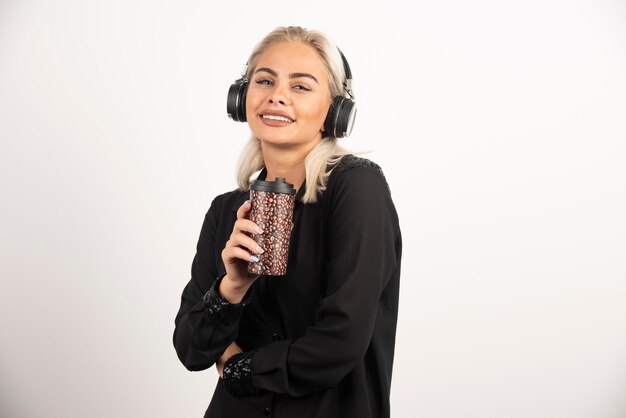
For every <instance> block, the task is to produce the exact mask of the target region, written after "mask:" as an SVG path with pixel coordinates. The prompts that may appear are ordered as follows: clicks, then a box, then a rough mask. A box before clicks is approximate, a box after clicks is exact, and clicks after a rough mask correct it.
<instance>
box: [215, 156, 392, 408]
mask: <svg viewBox="0 0 626 418" xmlns="http://www.w3.org/2000/svg"><path fill="white" fill-rule="evenodd" d="M327 193H330V194H329V196H328V198H330V199H331V202H332V206H331V208H330V213H329V218H328V221H327V222H328V223H329V224H328V242H329V247H328V248H329V255H328V258H327V264H326V271H327V292H326V297H325V298H324V299H323V300H322V303H321V305H320V307H319V309H318V311H317V314H316V319H315V323H314V325H313V326H311V327H309V328H308V329H307V331H306V333H305V334H304V335H303V336H302V337H300V338H296V339H291V340H284V341H279V342H275V343H272V344H270V345H266V346H263V347H260V348H258V349H256V350H255V351H254V353H252V354H251V355H249V356H247V357H241V356H240V357H237V358H234V359H232V361H229V362H227V365H226V366H225V370H227V369H230V368H233V369H234V370H236V371H238V373H236V376H237V378H236V380H238V381H232V380H233V379H232V377H230V376H229V379H228V380H231V382H227V383H229V384H228V385H227V387H231V388H236V389H237V390H236V391H235V390H231V393H233V394H234V395H236V396H237V395H239V396H245V395H247V394H254V393H255V392H256V391H258V390H270V391H273V392H276V393H286V394H289V395H291V396H303V395H307V394H310V393H313V392H315V391H319V390H322V389H327V388H332V387H335V386H336V385H337V384H338V383H339V382H340V381H341V380H342V379H343V378H344V377H345V376H346V375H347V374H348V373H350V371H352V370H353V369H354V367H355V366H356V364H357V363H358V362H359V361H362V360H363V358H364V356H365V353H366V350H367V348H368V346H369V344H370V341H371V339H372V335H373V330H374V325H375V322H376V313H377V308H378V304H379V299H380V297H381V294H382V291H383V289H384V288H385V286H386V284H387V283H388V281H389V279H390V277H391V276H392V275H393V274H394V271H395V269H396V239H397V237H398V233H397V231H398V230H399V229H398V227H397V222H398V221H397V215H396V211H395V207H394V206H393V202H392V200H391V196H390V194H389V189H388V186H387V182H386V180H385V178H384V176H383V174H382V172H381V171H379V170H378V169H376V168H372V167H356V168H353V169H351V170H348V171H347V172H345V173H343V174H342V175H340V177H339V178H337V179H336V181H335V184H334V186H333V189H332V190H331V189H330V186H329V190H327Z"/></svg>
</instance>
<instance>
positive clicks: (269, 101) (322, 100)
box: [246, 42, 331, 149]
mask: <svg viewBox="0 0 626 418" xmlns="http://www.w3.org/2000/svg"><path fill="white" fill-rule="evenodd" d="M330 104H331V97H330V89H329V83H328V75H327V72H326V69H325V68H324V65H323V64H322V60H321V58H320V56H319V55H318V53H317V52H316V51H315V49H313V48H312V47H310V46H308V45H304V44H301V43H290V42H282V43H278V44H275V45H273V46H271V47H270V48H268V49H267V50H265V52H264V53H263V54H261V56H260V57H259V60H258V63H257V64H256V67H255V68H254V69H253V72H252V74H251V76H250V83H249V86H248V92H247V97H246V116H247V120H248V125H249V126H250V129H251V130H252V132H253V133H254V134H255V135H256V137H257V138H259V139H260V140H261V142H265V143H267V144H273V145H284V146H296V147H298V146H302V145H309V147H308V148H309V149H310V148H312V146H314V145H315V144H316V143H317V142H319V141H320V140H321V139H322V134H321V132H320V131H321V130H322V128H323V125H324V120H325V119H326V114H327V112H328V108H329V107H330Z"/></svg>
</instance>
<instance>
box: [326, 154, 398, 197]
mask: <svg viewBox="0 0 626 418" xmlns="http://www.w3.org/2000/svg"><path fill="white" fill-rule="evenodd" d="M342 187H350V188H353V187H356V188H365V189H371V188H375V189H378V190H379V191H384V192H386V193H387V194H390V190H389V184H388V183H387V179H386V178H385V174H384V173H383V169H382V168H381V167H380V166H379V165H378V164H377V163H375V162H374V161H372V160H369V159H367V158H362V157H357V156H355V155H352V154H348V155H345V156H344V157H343V158H342V159H341V160H340V161H339V162H338V163H337V164H336V165H335V167H334V168H333V170H332V171H331V173H330V177H329V178H328V188H329V189H333V188H342Z"/></svg>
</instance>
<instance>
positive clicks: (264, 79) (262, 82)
mask: <svg viewBox="0 0 626 418" xmlns="http://www.w3.org/2000/svg"><path fill="white" fill-rule="evenodd" d="M256 83H257V84H262V85H264V86H269V85H270V84H271V83H272V80H268V79H267V78H262V79H260V80H257V81H256Z"/></svg>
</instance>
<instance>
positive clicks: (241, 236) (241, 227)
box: [219, 200, 263, 303]
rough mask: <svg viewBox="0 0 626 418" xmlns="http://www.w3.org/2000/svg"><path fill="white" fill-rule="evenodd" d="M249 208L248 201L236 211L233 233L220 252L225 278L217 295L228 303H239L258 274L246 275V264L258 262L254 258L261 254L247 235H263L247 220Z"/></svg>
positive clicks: (258, 228) (260, 250)
mask: <svg viewBox="0 0 626 418" xmlns="http://www.w3.org/2000/svg"><path fill="white" fill-rule="evenodd" d="M251 207H252V204H251V202H250V201H249V200H248V201H246V202H245V203H244V204H243V205H241V207H240V208H239V210H237V220H236V221H235V225H234V226H233V232H232V233H231V234H230V239H229V240H228V241H226V246H225V247H224V249H223V250H222V261H223V262H224V268H225V269H226V276H224V278H223V279H222V282H221V284H220V288H219V293H220V295H222V297H224V298H225V299H226V300H227V301H229V302H230V303H239V302H241V300H242V299H243V297H244V296H245V294H246V292H247V291H248V289H249V288H250V286H252V283H254V281H255V280H256V279H257V278H258V277H259V275H258V274H250V273H248V262H249V261H258V258H257V257H256V256H257V255H258V254H261V253H263V249H262V248H261V247H259V246H258V245H257V243H256V242H255V241H254V240H253V239H252V238H250V235H248V234H261V233H263V230H262V229H261V228H260V227H259V226H258V225H257V224H256V223H254V222H252V221H251V220H249V219H247V218H248V215H249V212H250V209H251ZM246 233H248V234H246Z"/></svg>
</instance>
